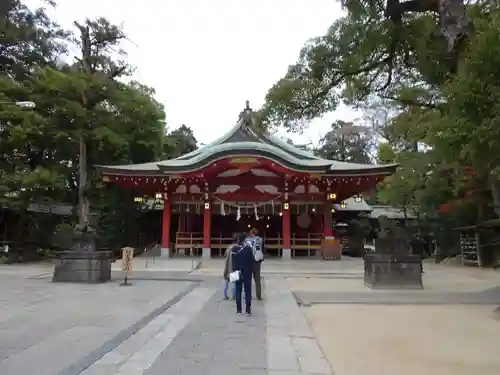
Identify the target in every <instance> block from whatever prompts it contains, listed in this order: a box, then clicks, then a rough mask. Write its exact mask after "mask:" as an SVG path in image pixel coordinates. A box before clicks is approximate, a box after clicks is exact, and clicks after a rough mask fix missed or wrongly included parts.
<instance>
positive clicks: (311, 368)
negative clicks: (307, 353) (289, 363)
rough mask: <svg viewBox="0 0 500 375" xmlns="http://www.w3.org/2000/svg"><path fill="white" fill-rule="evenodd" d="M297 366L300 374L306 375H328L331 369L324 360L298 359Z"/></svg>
mask: <svg viewBox="0 0 500 375" xmlns="http://www.w3.org/2000/svg"><path fill="white" fill-rule="evenodd" d="M299 366H300V370H301V371H302V372H305V373H306V374H322V375H330V374H331V373H332V369H331V368H330V365H329V364H328V362H327V360H326V359H324V358H307V357H305V358H301V357H299Z"/></svg>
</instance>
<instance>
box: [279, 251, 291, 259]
mask: <svg viewBox="0 0 500 375" xmlns="http://www.w3.org/2000/svg"><path fill="white" fill-rule="evenodd" d="M281 259H285V260H290V259H292V250H291V249H283V252H282V254H281Z"/></svg>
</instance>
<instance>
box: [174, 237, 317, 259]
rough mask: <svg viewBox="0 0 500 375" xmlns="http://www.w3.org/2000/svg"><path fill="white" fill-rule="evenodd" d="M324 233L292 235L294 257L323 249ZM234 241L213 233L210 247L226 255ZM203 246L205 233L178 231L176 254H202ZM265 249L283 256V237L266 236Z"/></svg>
mask: <svg viewBox="0 0 500 375" xmlns="http://www.w3.org/2000/svg"><path fill="white" fill-rule="evenodd" d="M322 239H323V234H321V233H310V234H308V235H307V237H298V236H296V235H292V237H291V239H290V242H291V243H290V245H291V252H292V257H295V256H299V257H311V256H315V255H316V252H317V251H318V250H320V249H321V241H322ZM231 243H232V237H224V236H223V235H222V234H221V233H212V238H211V241H210V247H211V249H212V256H214V257H217V256H219V257H220V256H224V253H225V251H226V249H227V248H228V246H229V245H231ZM202 248H203V233H196V232H178V233H177V236H176V241H175V249H174V251H173V253H172V255H174V256H201V252H202ZM264 249H265V250H266V252H268V253H269V254H272V255H277V256H279V257H281V256H282V249H283V238H282V237H281V236H278V237H264Z"/></svg>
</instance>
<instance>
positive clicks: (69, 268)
mask: <svg viewBox="0 0 500 375" xmlns="http://www.w3.org/2000/svg"><path fill="white" fill-rule="evenodd" d="M56 256H57V258H56V259H55V260H54V275H53V276H52V281H53V282H75V283H103V282H106V281H109V280H111V263H112V261H113V252H111V251H78V250H68V251H59V252H58V253H57V254H56Z"/></svg>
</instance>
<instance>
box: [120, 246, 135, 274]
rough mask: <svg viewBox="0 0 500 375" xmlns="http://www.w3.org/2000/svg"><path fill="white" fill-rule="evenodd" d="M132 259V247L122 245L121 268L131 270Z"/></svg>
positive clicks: (126, 270)
mask: <svg viewBox="0 0 500 375" xmlns="http://www.w3.org/2000/svg"><path fill="white" fill-rule="evenodd" d="M133 259H134V248H133V247H124V248H123V249H122V270H123V271H125V272H130V271H132V261H133Z"/></svg>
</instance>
